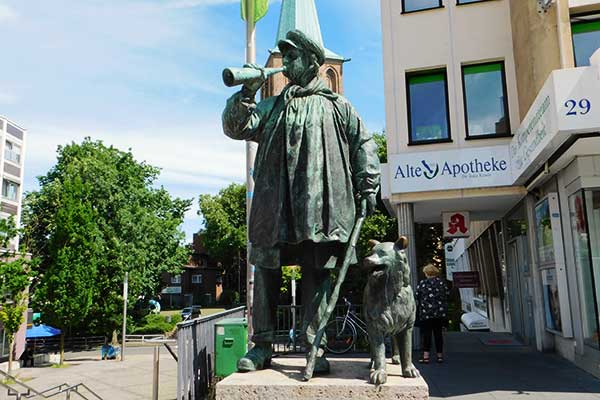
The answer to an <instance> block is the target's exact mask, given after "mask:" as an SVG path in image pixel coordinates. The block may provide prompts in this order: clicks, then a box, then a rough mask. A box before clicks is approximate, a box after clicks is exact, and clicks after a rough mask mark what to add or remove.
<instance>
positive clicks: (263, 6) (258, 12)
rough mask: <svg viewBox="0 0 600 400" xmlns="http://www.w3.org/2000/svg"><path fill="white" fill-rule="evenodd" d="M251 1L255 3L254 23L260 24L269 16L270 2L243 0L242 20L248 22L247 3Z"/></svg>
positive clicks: (264, 0)
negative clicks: (261, 20)
mask: <svg viewBox="0 0 600 400" xmlns="http://www.w3.org/2000/svg"><path fill="white" fill-rule="evenodd" d="M248 1H251V2H253V3H254V22H258V20H259V19H261V18H262V17H264V16H265V15H266V14H267V10H268V9H269V0H241V3H242V19H243V20H244V21H247V20H248V19H247V18H246V14H247V13H246V3H247V2H248Z"/></svg>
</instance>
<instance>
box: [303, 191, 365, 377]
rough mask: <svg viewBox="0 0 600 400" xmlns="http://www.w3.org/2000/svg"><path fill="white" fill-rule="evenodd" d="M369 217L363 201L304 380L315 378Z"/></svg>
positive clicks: (316, 336) (311, 352)
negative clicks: (322, 346)
mask: <svg viewBox="0 0 600 400" xmlns="http://www.w3.org/2000/svg"><path fill="white" fill-rule="evenodd" d="M366 216H367V200H365V199H363V200H362V201H361V202H360V214H359V215H358V218H357V219H356V222H355V224H354V228H353V229H352V234H351V235H350V240H348V245H347V247H346V252H345V253H344V262H343V263H342V267H341V268H340V272H339V274H338V278H337V282H336V283H335V287H334V289H333V292H332V293H331V297H330V298H329V302H328V303H327V309H326V310H325V313H324V314H323V317H322V318H321V323H320V324H319V328H318V329H317V332H316V334H315V340H314V341H313V343H312V346H311V348H310V353H308V361H307V363H306V369H305V370H304V380H306V381H308V380H310V378H312V376H313V372H314V370H315V363H316V362H317V354H318V352H319V346H320V344H321V339H322V338H323V334H324V333H325V326H326V325H327V322H329V317H331V314H332V313H333V310H334V308H335V306H336V304H337V300H338V297H339V295H340V288H341V287H342V283H344V280H345V279H346V273H347V272H348V268H349V267H350V261H351V260H352V255H353V253H354V249H355V248H356V242H357V241H358V235H359V234H360V229H361V228H362V224H363V222H364V220H365V217H366Z"/></svg>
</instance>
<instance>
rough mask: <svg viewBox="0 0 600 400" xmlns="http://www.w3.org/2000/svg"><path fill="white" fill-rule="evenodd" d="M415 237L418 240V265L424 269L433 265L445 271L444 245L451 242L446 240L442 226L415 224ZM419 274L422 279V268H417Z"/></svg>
mask: <svg viewBox="0 0 600 400" xmlns="http://www.w3.org/2000/svg"><path fill="white" fill-rule="evenodd" d="M415 236H416V237H417V238H418V240H417V243H416V246H417V265H418V266H420V267H424V266H425V265H427V264H430V263H431V264H433V265H435V266H436V267H437V268H438V269H439V270H440V271H445V268H444V261H445V254H444V244H446V243H448V242H449V241H450V240H449V239H444V233H443V230H442V224H415ZM417 272H418V273H419V275H420V277H421V278H423V277H424V275H423V272H422V271H421V269H420V268H417ZM442 276H444V274H442Z"/></svg>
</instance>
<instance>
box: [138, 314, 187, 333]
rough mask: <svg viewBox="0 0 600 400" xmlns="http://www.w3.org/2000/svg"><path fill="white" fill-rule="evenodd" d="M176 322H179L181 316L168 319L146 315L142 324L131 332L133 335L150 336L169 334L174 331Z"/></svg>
mask: <svg viewBox="0 0 600 400" xmlns="http://www.w3.org/2000/svg"><path fill="white" fill-rule="evenodd" d="M178 322H181V315H173V316H171V318H170V321H169V318H168V317H167V316H163V315H158V314H148V315H146V316H145V317H144V318H143V319H142V324H141V325H140V326H136V327H134V328H133V330H132V332H131V333H132V334H134V335H152V334H162V333H167V332H171V331H172V330H173V329H175V326H176V325H177V323H178Z"/></svg>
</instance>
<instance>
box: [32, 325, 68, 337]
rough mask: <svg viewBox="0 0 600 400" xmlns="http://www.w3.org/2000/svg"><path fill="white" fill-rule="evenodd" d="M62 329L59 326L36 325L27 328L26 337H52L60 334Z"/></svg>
mask: <svg viewBox="0 0 600 400" xmlns="http://www.w3.org/2000/svg"><path fill="white" fill-rule="evenodd" d="M60 334H61V330H60V329H58V328H54V327H52V326H49V325H44V324H40V325H34V326H32V327H31V328H28V329H27V334H26V337H27V339H37V338H45V337H52V336H56V335H60Z"/></svg>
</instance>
